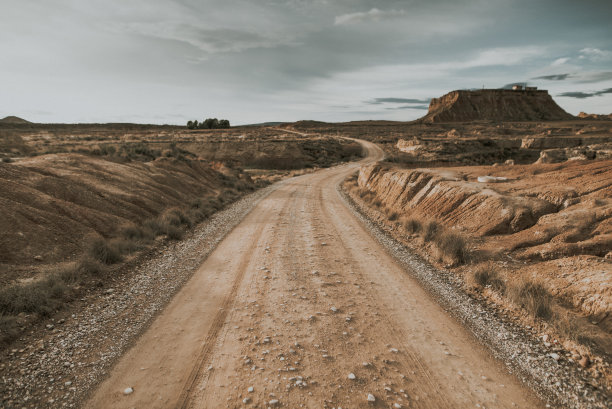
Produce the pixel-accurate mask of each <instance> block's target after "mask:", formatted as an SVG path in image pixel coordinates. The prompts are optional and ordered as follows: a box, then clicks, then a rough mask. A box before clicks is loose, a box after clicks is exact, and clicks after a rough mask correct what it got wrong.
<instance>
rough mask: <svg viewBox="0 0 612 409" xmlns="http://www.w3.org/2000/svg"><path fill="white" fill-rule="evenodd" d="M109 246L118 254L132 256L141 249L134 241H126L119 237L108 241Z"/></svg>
mask: <svg viewBox="0 0 612 409" xmlns="http://www.w3.org/2000/svg"><path fill="white" fill-rule="evenodd" d="M109 246H110V247H111V248H114V249H116V250H117V251H118V252H119V254H120V255H121V254H132V253H134V252H136V251H138V250H141V249H142V248H143V246H142V245H140V244H138V242H137V241H135V240H127V239H123V238H120V237H117V238H114V239H112V240H110V241H109Z"/></svg>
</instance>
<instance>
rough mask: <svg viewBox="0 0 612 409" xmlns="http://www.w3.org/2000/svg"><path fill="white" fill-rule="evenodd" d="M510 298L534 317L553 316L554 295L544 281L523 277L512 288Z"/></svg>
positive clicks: (545, 317) (544, 317) (547, 317)
mask: <svg viewBox="0 0 612 409" xmlns="http://www.w3.org/2000/svg"><path fill="white" fill-rule="evenodd" d="M510 298H511V299H512V300H513V301H514V302H515V303H517V304H518V305H520V306H521V307H523V308H525V309H526V310H527V311H528V312H529V313H530V314H532V315H533V316H534V317H538V318H542V319H545V320H548V319H550V318H551V317H552V296H551V294H550V293H549V292H548V290H547V289H546V287H544V285H543V284H542V283H539V282H536V281H532V280H529V279H526V278H523V279H522V280H519V281H518V282H517V283H515V284H514V285H513V286H512V287H511V288H510Z"/></svg>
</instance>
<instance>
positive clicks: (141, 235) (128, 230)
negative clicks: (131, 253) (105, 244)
mask: <svg viewBox="0 0 612 409" xmlns="http://www.w3.org/2000/svg"><path fill="white" fill-rule="evenodd" d="M119 236H120V237H123V238H124V239H126V240H130V241H148V240H150V239H152V237H151V236H152V234H151V231H150V230H148V229H145V228H143V227H140V226H136V225H135V224H127V225H123V226H121V227H119Z"/></svg>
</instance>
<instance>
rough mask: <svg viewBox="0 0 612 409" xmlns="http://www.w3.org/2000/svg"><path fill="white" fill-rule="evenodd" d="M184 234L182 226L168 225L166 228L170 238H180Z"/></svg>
mask: <svg viewBox="0 0 612 409" xmlns="http://www.w3.org/2000/svg"><path fill="white" fill-rule="evenodd" d="M184 234H185V232H184V231H183V230H182V229H181V228H180V227H176V226H168V227H167V229H166V235H167V236H168V238H169V239H170V240H180V239H182V238H183V235H184Z"/></svg>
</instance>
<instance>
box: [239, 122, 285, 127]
mask: <svg viewBox="0 0 612 409" xmlns="http://www.w3.org/2000/svg"><path fill="white" fill-rule="evenodd" d="M287 123H288V122H261V123H258V124H246V125H238V126H279V125H285V124H287Z"/></svg>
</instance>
